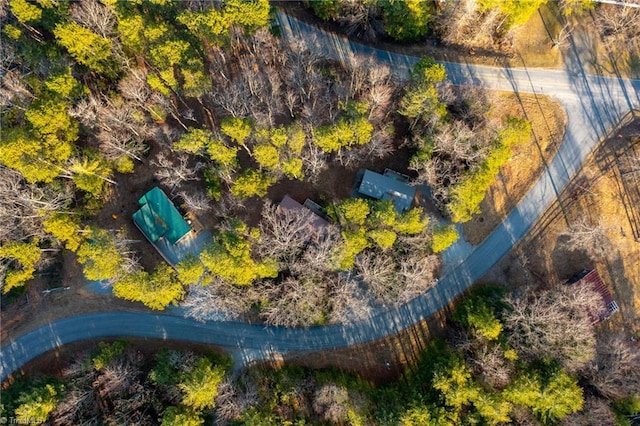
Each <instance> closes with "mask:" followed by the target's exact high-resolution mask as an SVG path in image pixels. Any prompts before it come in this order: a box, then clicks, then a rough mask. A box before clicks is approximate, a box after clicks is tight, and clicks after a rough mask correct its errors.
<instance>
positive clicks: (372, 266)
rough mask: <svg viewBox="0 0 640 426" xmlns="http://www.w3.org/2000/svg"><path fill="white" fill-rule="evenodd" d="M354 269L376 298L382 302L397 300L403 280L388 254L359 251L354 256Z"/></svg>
mask: <svg viewBox="0 0 640 426" xmlns="http://www.w3.org/2000/svg"><path fill="white" fill-rule="evenodd" d="M356 271H357V274H358V278H360V279H361V280H362V281H364V282H365V283H366V285H367V287H368V289H369V291H370V292H371V294H372V295H373V296H374V297H375V298H376V300H378V301H379V302H381V303H384V304H386V303H394V302H395V301H397V300H398V296H399V294H400V292H401V291H402V284H403V282H402V280H401V279H400V277H399V276H398V272H397V271H396V264H395V262H394V261H393V259H392V258H391V256H390V255H388V254H386V253H381V252H375V251H368V252H365V253H361V254H360V255H359V256H358V257H357V258H356Z"/></svg>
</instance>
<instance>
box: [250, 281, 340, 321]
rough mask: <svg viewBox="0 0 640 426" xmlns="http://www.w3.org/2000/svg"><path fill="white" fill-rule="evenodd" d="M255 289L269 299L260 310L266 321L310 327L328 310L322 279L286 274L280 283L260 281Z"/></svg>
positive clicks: (325, 290) (325, 289)
mask: <svg viewBox="0 0 640 426" xmlns="http://www.w3.org/2000/svg"><path fill="white" fill-rule="evenodd" d="M257 291H258V292H259V293H260V294H261V295H263V296H264V297H266V298H267V299H268V301H269V302H268V303H267V304H266V306H264V307H263V308H262V310H261V311H260V316H261V317H262V318H263V319H264V321H265V322H266V323H267V324H271V325H276V326H283V327H296V326H302V327H309V326H311V325H313V324H315V323H317V322H318V321H320V320H321V318H322V316H323V315H324V313H325V312H326V310H327V306H326V304H327V294H326V292H327V288H326V285H325V284H324V283H323V282H318V281H313V280H307V279H301V280H299V279H296V278H293V277H288V278H286V279H285V280H284V281H283V282H281V283H273V282H265V283H262V284H261V285H259V286H258V287H257Z"/></svg>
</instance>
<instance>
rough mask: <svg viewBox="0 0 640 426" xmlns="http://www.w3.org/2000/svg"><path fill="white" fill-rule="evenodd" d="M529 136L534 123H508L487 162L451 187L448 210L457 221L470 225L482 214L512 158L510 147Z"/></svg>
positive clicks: (517, 121)
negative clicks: (488, 195) (490, 191)
mask: <svg viewBox="0 0 640 426" xmlns="http://www.w3.org/2000/svg"><path fill="white" fill-rule="evenodd" d="M530 134H531V124H530V123H529V122H528V121H526V120H522V119H517V118H509V119H508V120H507V125H506V126H505V128H504V129H502V130H501V131H500V132H499V133H498V138H497V141H496V142H495V144H494V147H493V148H492V150H491V152H490V153H489V156H488V157H487V159H486V160H485V161H483V162H482V164H481V165H480V167H478V168H477V169H476V170H475V171H473V172H471V173H469V174H468V175H467V176H466V177H465V178H463V179H462V180H461V181H460V183H458V184H456V185H455V186H454V187H453V188H451V191H450V192H451V202H450V203H449V205H448V206H447V207H448V209H449V211H450V213H451V218H452V219H453V221H454V222H467V221H469V220H471V218H472V215H474V214H476V213H479V212H480V203H481V202H482V200H484V196H485V193H486V191H487V189H489V187H490V186H491V184H492V183H493V182H494V181H495V178H496V176H497V175H498V173H499V172H500V167H501V166H502V165H503V164H504V163H506V162H507V161H508V160H509V158H510V157H511V148H512V147H513V146H515V145H516V144H519V143H523V142H524V141H526V140H528V139H529V137H530Z"/></svg>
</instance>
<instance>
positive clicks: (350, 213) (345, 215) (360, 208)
mask: <svg viewBox="0 0 640 426" xmlns="http://www.w3.org/2000/svg"><path fill="white" fill-rule="evenodd" d="M336 212H337V213H338V218H339V220H340V223H342V224H343V225H349V224H355V225H364V222H365V220H367V216H369V212H370V209H369V203H367V201H366V200H363V199H362V198H349V199H346V200H344V201H342V202H341V203H340V204H338V205H336Z"/></svg>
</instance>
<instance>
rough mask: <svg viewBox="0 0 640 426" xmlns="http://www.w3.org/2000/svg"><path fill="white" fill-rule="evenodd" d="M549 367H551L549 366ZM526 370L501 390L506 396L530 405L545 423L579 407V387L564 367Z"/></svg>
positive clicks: (580, 406)
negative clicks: (542, 370) (548, 369)
mask: <svg viewBox="0 0 640 426" xmlns="http://www.w3.org/2000/svg"><path fill="white" fill-rule="evenodd" d="M548 368H551V367H548ZM544 375H545V376H547V377H545V379H544V380H543V378H542V377H541V375H540V373H539V372H535V371H534V372H525V373H522V374H521V375H520V377H518V378H517V379H516V380H515V381H514V382H513V383H512V384H511V386H509V387H508V388H507V389H506V390H505V391H504V396H505V399H507V400H508V401H511V402H512V403H514V404H517V405H523V406H525V407H529V408H530V409H531V410H532V411H533V413H534V414H535V415H536V416H538V418H539V419H540V420H542V421H543V422H544V423H554V422H557V421H558V420H560V419H562V418H564V417H566V416H568V415H569V414H571V413H575V412H577V411H579V410H580V409H582V404H583V402H584V399H583V396H582V388H581V387H580V386H578V382H577V380H576V379H574V378H573V377H571V376H569V375H568V374H567V373H566V372H565V371H564V370H561V369H556V370H555V371H553V372H545V373H544Z"/></svg>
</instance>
